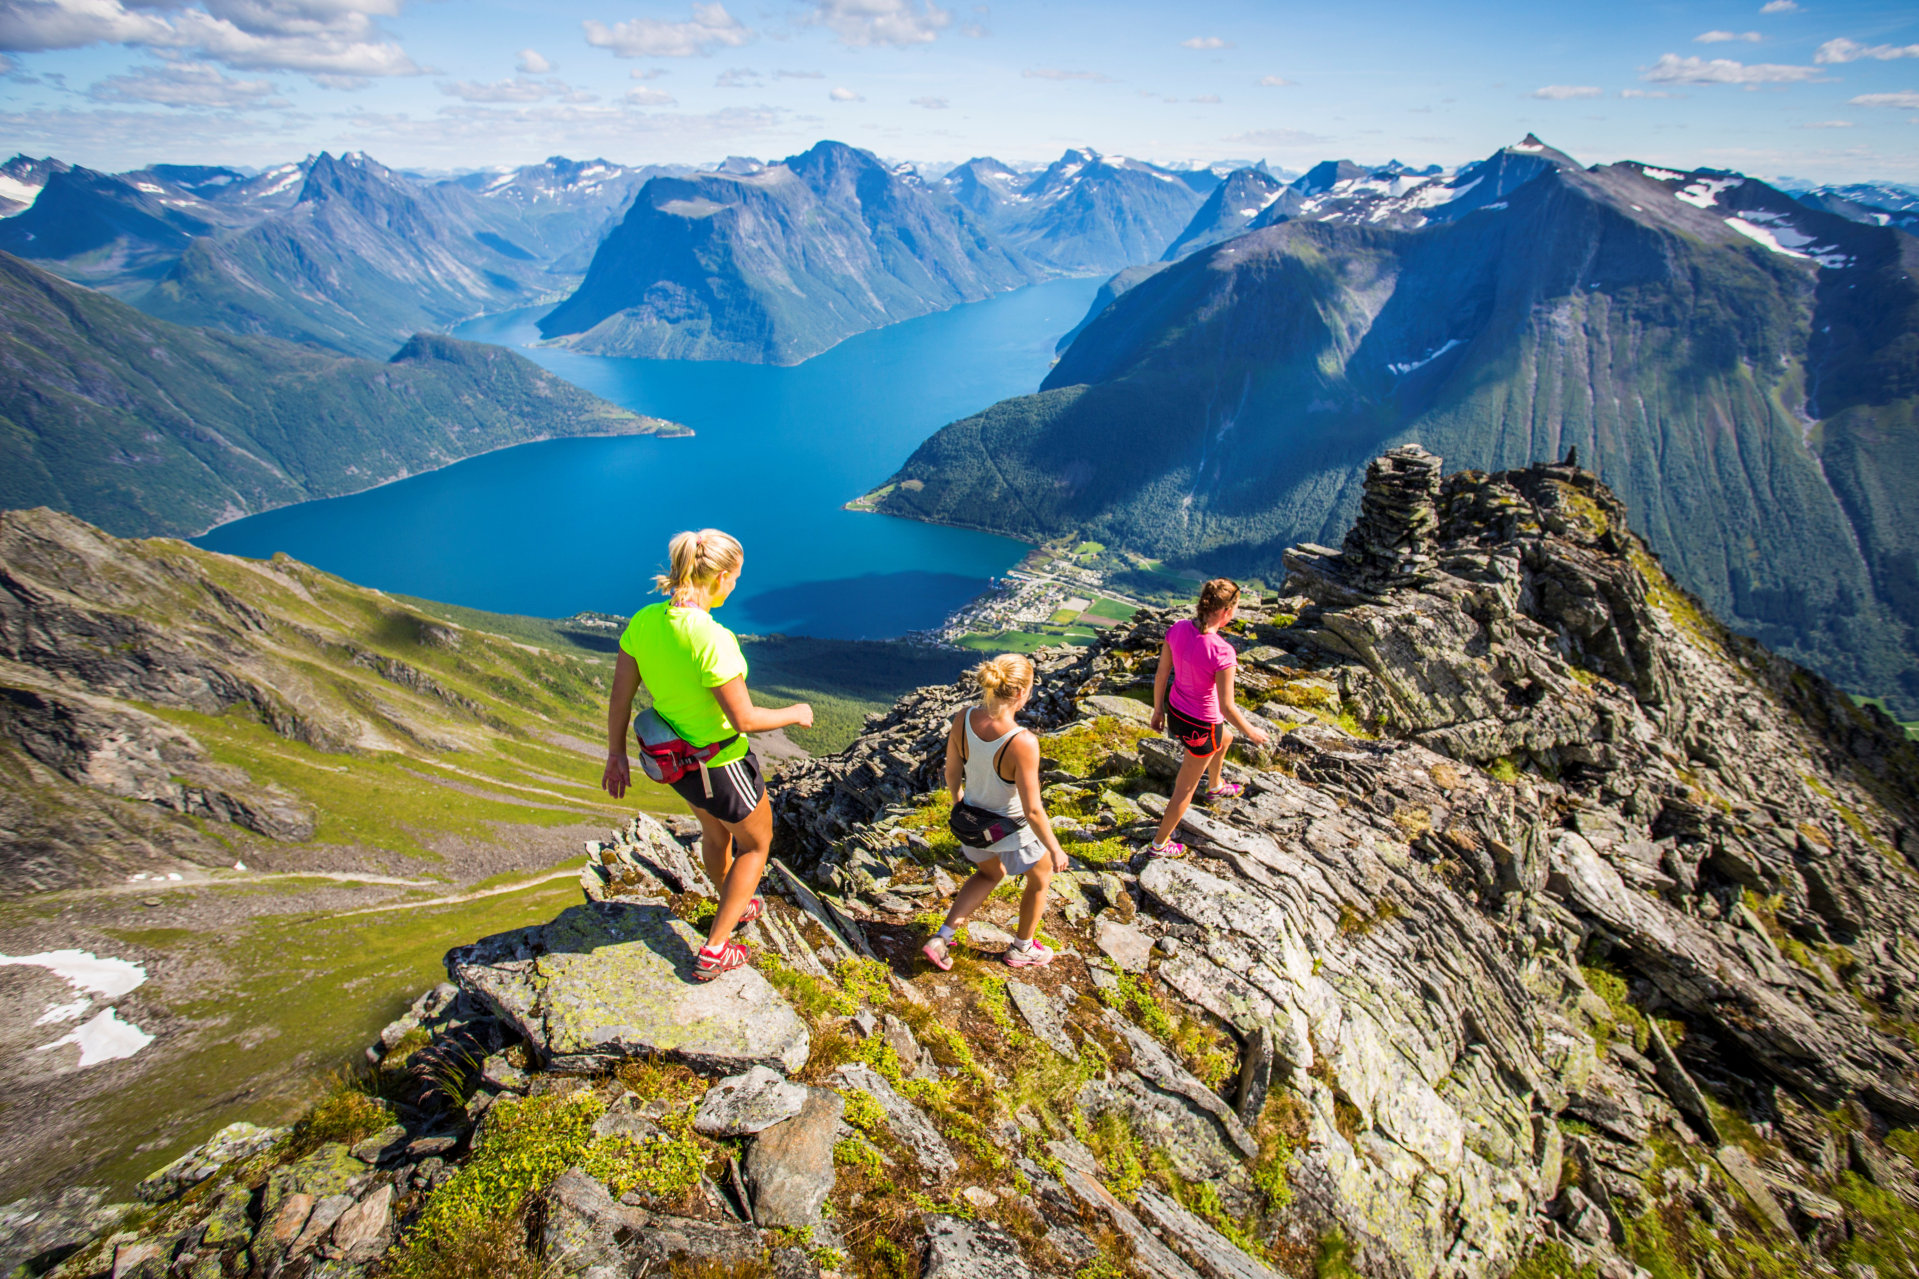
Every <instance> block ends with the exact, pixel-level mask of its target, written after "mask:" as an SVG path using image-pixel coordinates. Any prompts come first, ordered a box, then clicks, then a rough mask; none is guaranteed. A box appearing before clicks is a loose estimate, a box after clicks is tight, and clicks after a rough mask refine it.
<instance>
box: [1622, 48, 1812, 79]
mask: <svg viewBox="0 0 1919 1279" xmlns="http://www.w3.org/2000/svg"><path fill="white" fill-rule="evenodd" d="M1639 78H1640V79H1641V80H1645V81H1647V82H1649V83H1651V84H1799V83H1803V82H1804V81H1807V80H1820V79H1824V78H1825V77H1824V76H1822V75H1821V74H1820V72H1819V68H1817V67H1795V66H1784V65H1781V64H1779V63H1776V62H1753V63H1746V62H1735V61H1733V60H1732V59H1731V58H1713V59H1711V60H1710V61H1708V60H1707V59H1705V58H1697V57H1692V58H1682V57H1680V56H1679V55H1678V54H1676V53H1662V54H1661V55H1659V61H1657V62H1655V63H1653V64H1652V65H1651V66H1650V67H1642V68H1640V73H1639Z"/></svg>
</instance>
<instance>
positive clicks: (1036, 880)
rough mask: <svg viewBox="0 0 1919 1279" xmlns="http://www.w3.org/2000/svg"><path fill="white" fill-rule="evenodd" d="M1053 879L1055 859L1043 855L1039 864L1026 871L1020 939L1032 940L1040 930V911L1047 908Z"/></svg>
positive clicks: (1020, 908) (1020, 901) (1020, 912)
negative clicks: (1048, 887) (1047, 898)
mask: <svg viewBox="0 0 1919 1279" xmlns="http://www.w3.org/2000/svg"><path fill="white" fill-rule="evenodd" d="M1052 881H1053V859H1052V857H1051V855H1046V856H1042V857H1041V858H1040V863H1039V865H1037V866H1035V867H1033V869H1031V870H1029V871H1027V872H1026V891H1025V892H1024V893H1022V894H1021V895H1020V899H1019V939H1020V940H1021V941H1032V940H1033V937H1034V935H1035V934H1036V933H1038V932H1039V917H1040V912H1041V911H1043V910H1045V909H1046V886H1047V885H1048V884H1050V883H1051V882H1052Z"/></svg>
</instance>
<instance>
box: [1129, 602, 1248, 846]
mask: <svg viewBox="0 0 1919 1279" xmlns="http://www.w3.org/2000/svg"><path fill="white" fill-rule="evenodd" d="M1238 612H1239V585H1238V584H1237V583H1235V582H1231V581H1228V580H1227V579H1226V578H1223V577H1216V578H1214V579H1213V580H1212V581H1210V582H1208V583H1206V585H1205V586H1203V587H1201V588H1200V591H1199V608H1198V610H1197V618H1182V619H1180V620H1179V621H1177V622H1174V623H1173V625H1172V629H1170V630H1168V631H1167V632H1166V642H1165V643H1164V644H1162V645H1161V646H1160V650H1159V673H1158V674H1157V675H1156V676H1154V678H1153V731H1154V732H1158V731H1159V730H1160V729H1161V728H1164V727H1167V725H1168V722H1169V721H1170V724H1171V730H1172V731H1171V736H1172V737H1173V739H1174V740H1176V741H1177V742H1179V744H1180V745H1182V746H1184V747H1185V748H1186V762H1185V763H1184V764H1182V765H1180V770H1179V777H1178V779H1177V780H1175V781H1174V783H1173V797H1172V798H1171V799H1170V800H1168V801H1167V804H1166V815H1165V816H1164V817H1162V818H1160V821H1159V832H1158V833H1157V834H1156V835H1154V836H1153V842H1152V843H1151V844H1150V845H1149V846H1148V847H1147V849H1146V851H1147V852H1148V853H1149V854H1151V855H1152V856H1154V857H1181V856H1184V855H1185V853H1186V845H1184V844H1179V843H1174V842H1173V841H1172V834H1173V831H1174V830H1175V829H1177V828H1178V826H1179V819H1180V818H1182V817H1184V816H1186V810H1187V809H1188V808H1189V807H1191V806H1192V803H1193V792H1194V791H1196V790H1198V789H1199V779H1200V778H1201V777H1204V778H1206V779H1207V787H1206V793H1205V795H1204V796H1202V798H1204V799H1205V800H1207V801H1208V802H1210V801H1212V800H1216V799H1226V798H1229V797H1230V796H1233V795H1237V794H1239V792H1240V786H1239V783H1237V782H1227V783H1224V784H1222V783H1221V781H1220V776H1219V770H1220V769H1221V767H1222V766H1224V765H1225V763H1226V748H1227V747H1228V746H1231V745H1232V744H1233V733H1232V729H1229V728H1227V727H1226V725H1227V724H1228V723H1231V724H1232V726H1233V728H1237V729H1238V730H1239V731H1240V732H1242V733H1244V734H1246V737H1247V740H1249V741H1251V742H1253V743H1254V744H1255V745H1258V744H1262V743H1264V742H1265V740H1266V734H1264V733H1262V732H1260V731H1259V730H1258V729H1257V728H1254V727H1253V726H1252V725H1251V724H1248V723H1247V722H1246V717H1245V716H1244V715H1242V714H1240V713H1239V707H1238V706H1237V705H1235V704H1234V702H1233V672H1234V671H1235V670H1236V669H1238V666H1239V655H1238V654H1237V653H1236V652H1235V651H1234V649H1233V646H1232V645H1231V644H1228V643H1227V642H1226V641H1225V640H1224V639H1222V638H1220V634H1219V628H1220V627H1222V626H1224V625H1226V624H1227V623H1228V622H1230V621H1232V620H1233V617H1234V616H1235V615H1236V614H1237V613H1238Z"/></svg>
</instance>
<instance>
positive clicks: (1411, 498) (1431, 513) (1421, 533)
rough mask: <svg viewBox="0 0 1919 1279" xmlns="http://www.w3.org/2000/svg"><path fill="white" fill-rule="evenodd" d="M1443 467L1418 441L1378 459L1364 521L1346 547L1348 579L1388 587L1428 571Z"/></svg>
mask: <svg viewBox="0 0 1919 1279" xmlns="http://www.w3.org/2000/svg"><path fill="white" fill-rule="evenodd" d="M1439 466H1440V459H1439V458H1437V457H1435V456H1433V455H1432V454H1431V453H1428V452H1427V451H1426V450H1425V449H1423V448H1421V447H1419V445H1417V444H1404V445H1401V446H1400V447H1399V448H1396V449H1394V450H1392V451H1391V452H1390V453H1387V454H1385V455H1384V456H1382V457H1377V458H1374V459H1373V461H1372V464H1371V465H1369V466H1368V467H1367V468H1366V494H1365V496H1364V497H1363V498H1361V499H1360V504H1359V519H1358V520H1357V521H1355V522H1354V524H1353V527H1352V531H1351V532H1349V533H1347V534H1346V542H1345V545H1344V547H1343V548H1342V558H1343V559H1344V561H1345V567H1346V578H1347V581H1348V582H1350V583H1351V584H1352V585H1354V586H1357V587H1360V588H1361V589H1363V590H1371V591H1383V590H1387V589H1390V588H1392V587H1395V586H1410V585H1413V584H1416V583H1417V582H1419V581H1420V580H1421V579H1422V578H1423V577H1425V576H1426V575H1427V573H1428V571H1429V570H1430V569H1431V567H1432V563H1433V556H1432V548H1433V539H1434V537H1435V536H1436V535H1437V533H1438V531H1439V508H1438V505H1437V502H1436V499H1437V498H1438V496H1439Z"/></svg>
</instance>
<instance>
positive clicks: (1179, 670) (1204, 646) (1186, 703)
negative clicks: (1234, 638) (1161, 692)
mask: <svg viewBox="0 0 1919 1279" xmlns="http://www.w3.org/2000/svg"><path fill="white" fill-rule="evenodd" d="M1166 648H1167V650H1168V651H1169V652H1170V653H1171V654H1172V657H1173V682H1172V686H1171V687H1170V688H1168V689H1167V690H1166V696H1167V700H1168V701H1170V702H1171V703H1172V704H1173V709H1174V710H1177V711H1178V712H1179V713H1180V714H1182V715H1185V716H1188V717H1190V718H1192V719H1196V720H1199V721H1200V722H1201V723H1203V724H1216V723H1219V722H1220V720H1221V718H1222V717H1221V716H1220V713H1219V684H1218V679H1219V673H1220V672H1221V671H1229V670H1232V669H1233V668H1234V667H1236V666H1238V665H1239V654H1238V653H1237V652H1235V651H1234V650H1233V646H1232V645H1231V644H1228V643H1227V642H1226V641H1225V640H1223V639H1221V638H1220V637H1219V636H1218V635H1217V634H1216V633H1208V632H1206V631H1202V630H1200V629H1199V623H1198V622H1195V621H1194V620H1193V619H1192V618H1190V617H1188V618H1182V619H1181V620H1179V621H1177V622H1174V623H1173V625H1172V629H1171V630H1169V631H1167V632H1166Z"/></svg>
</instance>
